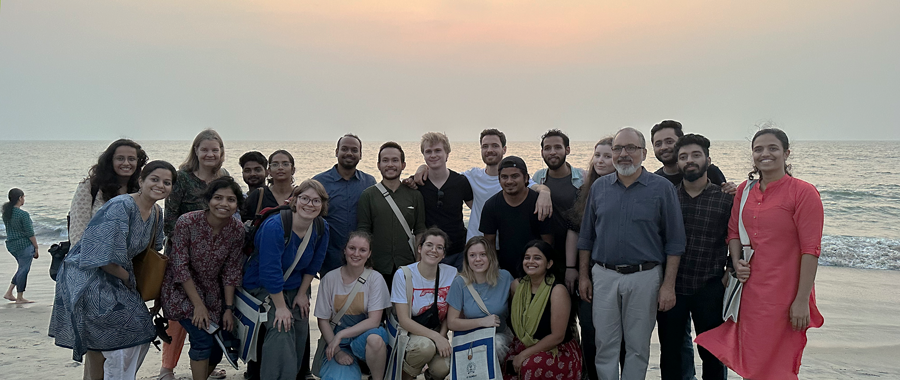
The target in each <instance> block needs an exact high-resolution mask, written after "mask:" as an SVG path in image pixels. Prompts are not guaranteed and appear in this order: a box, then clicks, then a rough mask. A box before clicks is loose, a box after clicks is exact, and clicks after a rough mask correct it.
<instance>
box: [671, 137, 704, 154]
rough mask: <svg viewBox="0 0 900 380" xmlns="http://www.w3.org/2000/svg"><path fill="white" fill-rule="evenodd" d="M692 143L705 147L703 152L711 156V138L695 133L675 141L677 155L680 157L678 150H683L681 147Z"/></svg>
mask: <svg viewBox="0 0 900 380" xmlns="http://www.w3.org/2000/svg"><path fill="white" fill-rule="evenodd" d="M691 144H697V145H700V148H703V154H705V155H706V157H709V139H708V138H706V137H703V136H701V135H698V134H694V133H689V134H686V135H684V136H681V137H679V138H678V141H676V142H675V157H678V151H680V150H681V147H683V146H686V145H691Z"/></svg>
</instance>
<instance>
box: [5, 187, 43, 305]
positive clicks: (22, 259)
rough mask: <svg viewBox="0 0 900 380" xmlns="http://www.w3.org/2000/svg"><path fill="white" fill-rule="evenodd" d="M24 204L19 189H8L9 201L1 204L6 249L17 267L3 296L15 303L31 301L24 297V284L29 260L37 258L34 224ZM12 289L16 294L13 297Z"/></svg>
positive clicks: (23, 195) (29, 263) (29, 265)
mask: <svg viewBox="0 0 900 380" xmlns="http://www.w3.org/2000/svg"><path fill="white" fill-rule="evenodd" d="M24 204H25V192H24V191H22V190H20V189H16V188H13V189H10V190H9V202H6V203H4V204H3V225H4V226H6V250H7V251H9V253H10V254H12V255H13V257H15V258H16V263H17V264H18V268H17V269H16V274H15V275H13V278H12V281H11V282H10V284H9V289H7V290H6V294H5V295H3V298H6V299H7V300H10V301H13V302H15V303H32V302H34V301H29V300H27V299H25V285H26V284H27V283H28V271H30V270H31V260H33V259H36V258H38V243H37V239H35V237H34V226H32V224H31V216H29V215H28V212H27V211H25V210H22V205H24ZM13 289H15V290H16V292H18V295H17V296H15V297H13Z"/></svg>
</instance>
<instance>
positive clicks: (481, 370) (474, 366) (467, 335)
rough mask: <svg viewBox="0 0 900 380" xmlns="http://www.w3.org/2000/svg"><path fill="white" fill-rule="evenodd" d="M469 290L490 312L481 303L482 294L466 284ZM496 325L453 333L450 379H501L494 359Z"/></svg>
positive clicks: (487, 312) (484, 310)
mask: <svg viewBox="0 0 900 380" xmlns="http://www.w3.org/2000/svg"><path fill="white" fill-rule="evenodd" d="M467 288H468V289H469V293H471V294H472V297H473V298H475V303H477V304H478V308H479V309H481V311H482V312H483V313H485V314H487V315H491V313H490V312H489V311H488V310H487V307H486V306H485V305H484V301H483V300H482V299H481V296H479V295H478V293H477V292H476V291H475V288H474V287H472V284H469V285H468V286H467ZM496 334H497V328H496V327H482V328H477V329H472V330H468V331H455V332H454V333H453V342H452V346H453V353H452V354H451V356H450V378H451V379H452V380H496V379H502V378H503V375H502V374H501V373H499V372H498V371H499V370H500V360H499V359H498V358H497V353H496V351H497V347H496V344H497V342H496V340H495V339H494V337H495V336H496Z"/></svg>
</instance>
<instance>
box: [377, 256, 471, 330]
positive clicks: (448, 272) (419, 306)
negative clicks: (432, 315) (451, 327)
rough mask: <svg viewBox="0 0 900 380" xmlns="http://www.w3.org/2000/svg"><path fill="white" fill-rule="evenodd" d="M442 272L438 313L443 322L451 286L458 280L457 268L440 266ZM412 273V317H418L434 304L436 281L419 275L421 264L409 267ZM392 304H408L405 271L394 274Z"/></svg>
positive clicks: (413, 264) (400, 270)
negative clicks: (454, 280) (455, 279)
mask: <svg viewBox="0 0 900 380" xmlns="http://www.w3.org/2000/svg"><path fill="white" fill-rule="evenodd" d="M438 266H439V268H440V271H441V283H440V284H439V285H438V312H439V314H440V318H441V320H442V321H443V320H444V319H445V318H447V307H449V305H448V304H447V293H448V292H449V291H450V285H451V284H453V279H454V278H456V268H454V267H452V266H449V265H447V264H438ZM407 267H409V270H410V271H412V280H413V286H412V288H413V296H412V315H413V316H414V317H415V316H418V315H419V314H422V313H424V312H426V311H428V309H430V308H431V305H433V304H434V280H426V279H425V277H423V276H422V275H421V274H419V263H418V262H416V263H412V264H410V265H407ZM391 302H394V303H407V301H406V277H405V276H403V269H402V268H397V272H395V273H394V284H393V286H391Z"/></svg>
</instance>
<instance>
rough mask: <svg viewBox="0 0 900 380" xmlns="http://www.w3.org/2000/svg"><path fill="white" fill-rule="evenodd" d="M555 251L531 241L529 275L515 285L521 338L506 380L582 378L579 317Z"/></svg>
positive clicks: (514, 309) (516, 339)
mask: <svg viewBox="0 0 900 380" xmlns="http://www.w3.org/2000/svg"><path fill="white" fill-rule="evenodd" d="M555 255H556V253H555V251H554V249H553V247H551V246H550V244H547V243H546V242H544V241H541V240H532V241H531V242H529V243H528V244H527V245H525V258H524V260H523V261H522V266H523V268H524V271H525V277H522V278H521V279H519V280H518V281H514V282H513V285H512V288H513V297H512V316H511V321H512V328H513V332H514V333H515V337H514V338H513V344H512V348H511V349H510V351H509V354H508V355H507V357H506V362H507V364H506V365H507V371H506V375H505V376H504V379H506V380H511V379H537V378H548V379H551V378H552V379H581V362H582V358H581V348H580V347H579V346H578V342H577V341H576V340H575V339H573V334H572V331H573V327H574V324H575V320H574V319H575V316H574V315H572V314H571V313H570V312H569V311H570V310H571V304H570V302H571V301H570V300H569V293H568V292H567V291H566V286H565V285H563V284H562V277H561V276H558V275H555V274H554V273H556V272H557V271H556V268H555V267H558V264H556V263H560V262H561V261H557V260H554V259H555ZM510 365H511V366H512V367H513V368H512V369H510V368H509V367H508V366H510ZM513 371H514V373H513Z"/></svg>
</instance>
